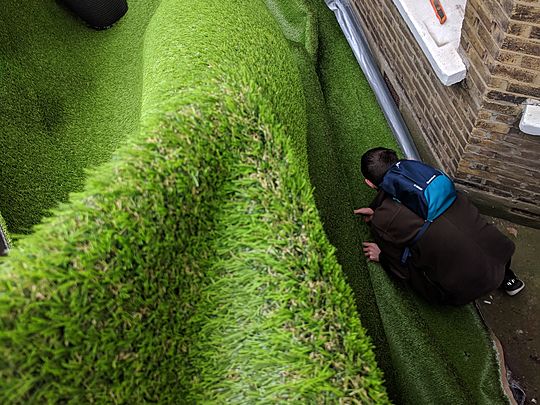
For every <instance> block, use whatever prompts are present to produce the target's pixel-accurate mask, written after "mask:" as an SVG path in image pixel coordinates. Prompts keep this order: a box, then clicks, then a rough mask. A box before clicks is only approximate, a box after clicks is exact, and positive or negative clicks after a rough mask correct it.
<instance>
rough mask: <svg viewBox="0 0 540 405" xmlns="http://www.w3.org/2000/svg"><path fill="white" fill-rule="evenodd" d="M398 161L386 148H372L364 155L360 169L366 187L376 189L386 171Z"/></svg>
mask: <svg viewBox="0 0 540 405" xmlns="http://www.w3.org/2000/svg"><path fill="white" fill-rule="evenodd" d="M398 160H399V159H398V157H397V154H396V152H394V151H393V150H392V149H388V148H382V147H378V148H373V149H370V150H368V151H367V152H366V153H364V154H363V155H362V160H361V163H360V164H361V167H360V169H361V170H362V174H363V175H364V177H365V178H366V180H367V181H366V183H367V185H368V186H370V187H373V188H375V187H378V186H379V184H381V182H382V180H383V177H384V175H385V174H386V172H387V171H388V169H390V167H391V166H392V165H393V164H394V163H396V162H397V161H398ZM370 183H371V184H370Z"/></svg>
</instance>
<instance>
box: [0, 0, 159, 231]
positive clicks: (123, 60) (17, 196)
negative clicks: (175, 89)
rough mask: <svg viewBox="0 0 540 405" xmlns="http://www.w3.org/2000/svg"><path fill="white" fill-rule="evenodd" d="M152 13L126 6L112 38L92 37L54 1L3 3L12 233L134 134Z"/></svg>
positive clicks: (0, 58) (142, 6)
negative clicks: (145, 40) (146, 34)
mask: <svg viewBox="0 0 540 405" xmlns="http://www.w3.org/2000/svg"><path fill="white" fill-rule="evenodd" d="M158 3H159V2H158V1H157V0H148V1H142V0H133V1H130V2H129V5H130V11H129V12H128V14H126V16H125V18H124V19H122V20H121V21H120V22H119V24H118V25H117V26H115V28H114V29H113V30H107V31H100V32H96V31H94V30H92V29H89V28H87V27H86V26H84V25H83V24H82V23H81V21H80V20H78V19H76V18H75V17H74V16H73V15H71V14H70V13H69V12H67V11H65V10H64V9H63V8H61V7H59V5H58V4H57V3H56V2H54V1H52V0H46V1H42V0H29V1H23V2H19V1H11V0H9V1H4V2H2V5H1V8H2V10H1V12H0V127H1V128H2V130H1V131H0V173H1V181H0V212H2V215H3V216H4V218H5V220H6V221H7V223H8V225H9V228H10V230H11V232H12V233H25V232H28V231H30V228H31V227H32V226H33V225H35V224H36V223H38V222H39V221H40V220H41V218H42V217H43V215H44V214H46V213H47V211H48V210H49V209H51V208H54V207H55V206H56V205H57V204H58V202H59V201H66V200H67V197H68V193H69V192H71V191H74V190H80V189H82V187H83V184H84V177H85V175H84V170H85V169H86V168H88V167H90V166H93V165H96V164H99V163H103V162H106V161H108V160H109V159H110V157H111V155H112V152H113V151H114V150H115V149H116V148H117V147H118V145H120V144H121V143H122V142H124V141H126V139H127V138H128V137H129V136H131V135H133V134H135V133H137V131H138V129H139V115H140V108H141V86H142V66H141V65H142V55H141V48H142V38H143V34H144V32H145V29H146V24H147V23H148V21H149V20H150V19H151V17H152V13H153V10H154V9H155V7H156V6H157V4H158Z"/></svg>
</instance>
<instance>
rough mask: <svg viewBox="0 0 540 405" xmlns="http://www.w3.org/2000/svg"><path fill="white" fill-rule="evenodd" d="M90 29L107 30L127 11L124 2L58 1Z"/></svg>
mask: <svg viewBox="0 0 540 405" xmlns="http://www.w3.org/2000/svg"><path fill="white" fill-rule="evenodd" d="M60 3H62V4H64V5H65V6H66V7H67V8H69V9H70V10H71V11H73V12H74V13H75V14H77V15H78V16H79V17H80V18H81V19H83V20H84V21H85V22H86V23H87V24H88V25H90V26H91V27H92V28H95V29H98V30H103V29H106V28H109V27H110V26H111V25H113V24H114V23H115V22H117V21H118V20H119V19H120V18H122V17H123V16H124V14H126V13H127V11H128V5H127V1H126V0H60Z"/></svg>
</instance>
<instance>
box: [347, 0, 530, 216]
mask: <svg viewBox="0 0 540 405" xmlns="http://www.w3.org/2000/svg"><path fill="white" fill-rule="evenodd" d="M418 1H428V0H418ZM351 4H352V5H353V8H354V9H355V11H356V12H357V14H358V16H359V17H360V20H361V22H362V25H363V28H364V31H365V33H366V36H367V39H368V42H369V44H370V47H371V49H372V50H373V52H374V56H375V59H376V60H377V61H378V63H379V67H380V68H381V70H382V71H383V73H384V76H385V78H387V82H388V84H389V85H390V87H391V88H392V89H391V90H392V92H393V93H394V94H395V95H396V97H395V99H396V101H398V103H399V108H400V110H402V112H403V113H404V116H405V117H406V118H407V117H409V119H408V120H407V119H406V121H407V124H408V125H409V127H410V129H411V132H412V135H413V138H415V141H416V142H417V144H418V145H419V146H421V147H420V151H421V154H422V156H423V158H424V159H426V160H428V161H431V162H434V163H436V164H437V165H439V166H440V167H441V168H443V169H444V170H445V171H447V172H448V173H449V174H450V175H452V176H453V177H454V178H455V180H456V183H457V184H458V185H459V186H460V188H462V189H463V190H464V191H467V192H469V194H470V195H471V197H472V198H473V199H474V200H475V201H476V202H477V203H480V205H481V206H483V207H484V208H493V207H496V208H497V209H496V210H495V212H491V213H495V214H497V215H499V216H503V217H509V218H511V219H513V220H516V221H518V222H522V223H527V224H529V225H534V226H539V227H540V207H539V203H540V137H534V136H530V135H526V134H524V133H522V132H521V131H520V130H519V127H518V125H519V120H520V118H521V113H522V110H523V106H522V104H523V102H524V101H525V100H526V99H527V98H538V99H540V0H526V1H516V0H468V3H467V8H466V13H465V20H464V22H463V29H462V38H461V48H462V49H461V52H462V54H463V56H464V59H465V61H466V63H467V65H468V70H467V77H466V79H465V80H464V81H463V82H461V83H459V84H455V85H453V86H450V87H447V86H444V85H443V84H442V83H441V82H440V81H439V79H438V78H437V77H436V75H435V74H434V72H433V71H432V68H431V66H430V64H429V62H428V60H427V58H426V57H425V55H424V53H423V52H422V50H421V48H420V46H419V45H418V44H417V43H416V41H415V39H414V37H413V35H412V33H411V32H410V31H409V28H408V27H407V25H406V23H405V22H404V21H403V18H402V17H401V15H400V13H399V11H398V10H397V9H396V7H395V6H394V4H393V3H392V0H378V1H377V2H364V1H362V0H351ZM415 129H416V130H415Z"/></svg>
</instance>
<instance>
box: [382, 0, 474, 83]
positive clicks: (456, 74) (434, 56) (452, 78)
mask: <svg viewBox="0 0 540 405" xmlns="http://www.w3.org/2000/svg"><path fill="white" fill-rule="evenodd" d="M392 1H393V2H394V4H395V6H396V7H397V9H398V10H399V12H400V14H401V16H402V17H403V19H404V20H405V22H406V23H407V26H408V27H409V29H410V30H411V32H412V33H413V35H414V37H415V39H416V41H417V42H418V44H419V45H420V47H421V48H422V51H424V54H425V55H426V57H427V58H428V60H429V63H430V64H431V67H432V68H433V71H434V72H435V74H436V75H437V77H438V78H439V80H440V81H441V83H442V84H444V85H445V86H451V85H452V84H454V83H458V82H460V81H462V80H463V79H464V78H465V75H466V73H467V69H466V67H465V63H463V60H462V58H461V56H460V55H459V53H458V47H459V42H460V38H461V26H462V24H463V18H464V16H465V4H466V3H467V0H441V3H442V5H443V8H444V11H445V12H446V17H447V19H446V22H445V23H444V24H440V23H439V20H438V19H437V17H436V16H435V12H434V11H433V7H432V6H431V3H430V1H429V0H392Z"/></svg>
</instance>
